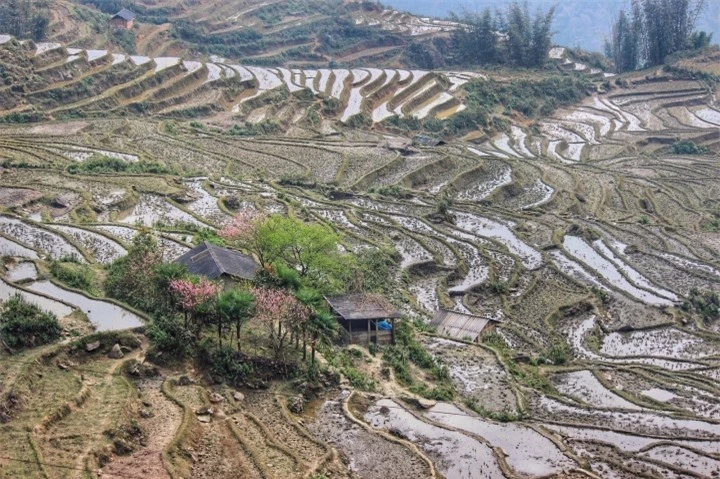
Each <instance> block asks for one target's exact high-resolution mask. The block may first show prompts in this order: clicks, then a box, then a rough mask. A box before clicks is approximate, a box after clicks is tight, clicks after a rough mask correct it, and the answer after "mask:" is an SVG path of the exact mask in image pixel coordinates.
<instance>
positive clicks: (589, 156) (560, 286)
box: [0, 53, 720, 479]
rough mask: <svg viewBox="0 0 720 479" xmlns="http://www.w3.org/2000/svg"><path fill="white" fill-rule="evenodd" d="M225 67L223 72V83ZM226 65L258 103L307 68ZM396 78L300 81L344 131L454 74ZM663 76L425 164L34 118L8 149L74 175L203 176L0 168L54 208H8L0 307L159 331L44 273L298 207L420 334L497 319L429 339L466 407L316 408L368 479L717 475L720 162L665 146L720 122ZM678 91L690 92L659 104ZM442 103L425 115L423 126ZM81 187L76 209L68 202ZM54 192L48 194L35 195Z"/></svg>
mask: <svg viewBox="0 0 720 479" xmlns="http://www.w3.org/2000/svg"><path fill="white" fill-rule="evenodd" d="M560 55H561V56H560V57H559V58H558V60H561V59H562V55H564V54H563V53H560ZM132 61H133V62H135V63H137V64H140V63H143V62H145V61H150V60H149V59H148V60H146V59H145V58H140V57H137V58H135V59H133V60H132ZM219 63H222V62H219ZM156 65H157V66H158V67H160V66H162V67H164V68H165V69H169V68H174V67H176V66H177V65H174V60H172V61H171V60H167V62H166V63H163V62H161V64H157V61H156ZM191 66H192V65H191ZM581 66H582V69H585V65H581ZM218 68H220V67H218ZM572 68H577V65H574V66H573V67H572ZM219 71H221V72H225V73H218V70H213V72H215V73H212V75H224V76H227V75H228V73H227V71H226V70H224V69H222V70H219ZM233 71H235V72H236V73H237V74H238V76H240V75H247V76H248V78H255V79H256V80H257V82H258V89H257V91H254V92H252V95H257V96H262V95H264V94H265V93H266V92H268V91H272V90H274V89H277V88H288V87H290V86H291V85H295V86H292V88H293V89H295V88H296V86H297V85H296V84H297V81H298V79H297V78H296V77H297V76H299V74H298V73H297V72H295V71H290V70H284V69H283V70H272V71H271V70H269V69H266V68H260V67H249V66H248V67H239V66H238V67H237V68H235V67H233ZM298 71H299V70H298ZM210 73H211V72H210ZM210 73H208V74H210ZM389 73H392V75H389V74H388V71H383V70H377V69H353V70H344V69H336V70H332V71H330V70H326V69H319V70H313V71H304V73H303V75H305V79H306V80H305V81H308V80H313V79H315V80H317V81H314V82H312V81H311V82H310V84H311V85H312V88H313V89H317V88H321V89H323V90H324V91H326V92H327V93H328V94H329V95H330V96H332V97H334V98H335V99H337V100H338V101H339V102H340V103H342V105H341V107H340V108H339V109H338V112H337V113H338V119H339V120H342V119H348V118H350V117H351V116H352V115H353V114H355V113H357V112H358V111H362V110H363V109H364V108H367V107H368V103H367V92H366V90H365V87H366V86H367V85H369V84H370V82H372V81H375V82H377V83H378V85H381V84H383V83H384V82H386V81H389V82H393V81H395V80H394V79H395V78H399V77H401V76H402V77H404V80H402V81H407V82H408V83H406V84H404V87H405V88H408V89H409V90H407V93H405V94H404V95H403V97H401V98H403V104H404V103H405V100H408V102H410V103H412V102H411V101H410V100H412V98H413V96H414V95H416V94H417V95H422V94H423V91H425V92H427V91H430V89H432V88H434V86H433V85H434V82H436V81H437V79H436V77H435V76H432V77H431V78H426V77H425V76H424V73H425V72H405V71H397V72H394V71H391V72H389ZM396 73H397V74H396ZM308 75H311V76H308ZM383 75H385V77H386V78H385V79H383V77H382V76H383ZM433 75H434V74H433ZM411 77H412V79H410V78H411ZM451 77H452V78H454V79H455V80H456V81H457V82H458V85H459V84H460V83H461V81H463V78H462V77H459V76H457V75H455V76H453V75H451ZM225 79H227V78H225ZM660 80H661V79H659V80H658V81H657V82H649V83H640V84H637V85H635V87H634V88H633V89H631V90H629V89H628V90H621V93H620V92H618V91H616V90H612V91H611V92H610V93H608V94H594V95H592V96H590V97H588V98H587V100H585V101H584V102H583V103H582V104H580V105H577V106H575V107H571V108H567V109H566V110H559V111H557V112H556V113H555V114H554V115H553V118H547V119H542V120H539V121H538V125H537V126H535V127H532V128H528V127H526V126H521V125H512V126H511V127H510V128H509V129H508V131H507V132H506V133H500V134H498V135H496V136H495V137H493V138H485V137H481V139H480V140H477V141H474V142H472V143H463V142H460V141H450V143H449V144H447V145H438V146H436V147H426V146H422V145H420V146H418V147H417V148H418V149H419V150H420V151H419V153H417V154H416V156H413V154H411V153H400V152H398V151H394V150H392V151H391V150H390V149H389V148H385V147H384V146H382V145H383V144H384V143H387V138H386V136H387V135H386V134H385V133H386V132H382V134H378V133H375V132H372V131H370V132H364V131H354V130H353V131H348V132H346V133H344V134H343V135H333V136H330V137H327V138H326V137H318V136H317V134H316V133H315V132H309V131H304V130H302V128H301V126H296V130H293V131H294V132H295V133H297V135H294V134H288V135H287V136H278V137H267V138H266V137H261V138H252V139H248V138H243V139H238V138H233V137H231V136H229V135H226V136H223V137H222V138H220V139H217V138H215V137H214V136H212V135H210V134H209V133H203V134H202V135H199V134H197V132H192V131H190V129H187V128H185V127H184V126H183V127H182V128H180V130H181V132H180V133H179V134H178V135H177V136H173V137H172V138H170V137H169V136H168V135H158V134H157V129H158V128H157V124H156V123H153V122H150V121H147V120H131V119H127V120H123V121H122V122H115V121H114V120H103V121H98V122H97V125H96V126H95V128H96V129H97V130H98V132H102V133H103V135H104V139H103V144H99V142H98V144H95V142H94V140H93V138H94V137H95V136H101V135H94V134H93V135H76V136H73V138H64V139H63V141H67V142H75V143H77V144H67V145H64V146H62V148H60V147H59V146H58V145H57V144H56V143H57V141H56V139H55V140H54V139H53V136H52V135H49V134H44V133H32V130H31V128H30V127H22V126H13V127H12V128H11V127H7V128H6V127H3V128H0V137H2V138H3V139H8V141H10V140H12V141H15V144H14V146H13V148H14V149H15V150H17V151H24V148H30V146H28V145H30V143H29V141H30V140H28V138H32V148H33V149H37V150H40V151H42V154H43V155H46V156H47V157H48V158H53V160H54V161H56V162H57V163H58V164H61V165H68V164H78V163H82V162H83V161H86V160H87V158H89V156H88V155H89V154H92V155H96V154H104V155H106V156H108V154H110V157H111V158H115V159H116V160H118V161H127V162H133V163H134V162H137V161H138V160H137V158H138V156H137V155H138V154H140V149H141V150H142V155H143V159H153V160H155V161H161V162H166V163H167V164H168V166H172V167H173V168H175V171H184V172H186V173H187V177H185V178H179V177H173V176H172V175H146V176H143V175H133V176H123V177H122V179H116V178H114V177H111V176H110V177H108V178H101V179H98V178H94V177H92V176H87V177H81V176H77V177H75V176H73V177H72V178H69V177H70V176H72V175H64V173H63V171H64V170H57V171H55V170H53V169H44V168H35V169H29V168H20V167H18V168H7V169H5V170H3V171H2V176H1V178H2V182H3V185H2V186H3V187H6V188H9V189H13V188H16V189H20V188H23V189H27V190H33V191H35V192H36V193H37V194H34V195H32V197H33V198H34V200H33V201H28V202H26V203H24V204H22V205H19V206H18V205H17V204H13V206H10V205H3V206H5V208H4V209H3V214H2V215H0V227H1V230H0V254H2V255H3V257H12V260H8V261H7V263H6V265H5V268H4V270H3V271H4V274H3V280H2V281H1V282H0V299H2V300H5V299H7V298H8V297H10V295H12V294H16V293H17V294H21V295H22V296H24V297H26V298H27V299H28V300H29V301H31V302H33V303H35V304H38V305H39V306H41V307H42V308H43V309H47V310H50V311H52V312H54V313H55V314H57V315H58V316H59V317H66V316H68V315H71V314H72V313H73V312H74V311H82V312H83V313H84V315H85V316H87V320H88V321H89V323H91V324H93V325H94V326H95V327H96V328H97V329H98V330H109V329H122V328H133V327H136V326H139V325H141V324H142V323H143V321H142V319H141V318H140V317H138V316H137V315H136V314H134V313H132V312H131V311H129V310H127V309H125V308H123V307H121V306H120V305H115V304H113V303H109V302H107V301H104V300H102V299H101V298H92V297H90V296H86V295H84V294H80V293H79V292H75V291H68V290H66V289H63V288H61V287H60V286H59V285H57V284H55V283H53V282H50V281H48V280H47V278H46V277H44V276H43V273H42V268H39V267H36V266H35V263H33V261H35V262H37V264H38V265H40V264H41V261H40V260H51V259H59V258H63V257H65V258H68V257H71V258H73V259H75V260H77V261H78V262H80V263H83V264H91V265H107V264H108V263H110V262H112V261H113V260H115V259H117V258H119V257H122V256H123V255H124V254H126V252H127V248H128V247H129V246H130V245H131V244H132V241H133V238H134V237H135V236H136V235H137V233H138V231H140V230H141V229H143V228H147V229H150V230H152V231H154V232H155V234H156V237H157V239H158V241H159V243H160V245H161V248H162V249H163V251H164V253H165V257H166V258H167V259H172V258H175V257H177V256H178V255H180V254H182V253H183V252H185V251H187V250H188V249H189V248H190V247H191V244H192V243H193V242H194V241H198V240H200V239H201V238H205V237H209V236H211V235H212V233H213V232H214V231H216V230H217V229H219V228H222V226H223V225H224V224H226V223H227V221H228V220H229V219H230V218H231V216H232V214H233V213H234V212H235V211H237V210H238V209H245V208H251V209H255V210H259V211H263V212H266V213H273V212H276V213H280V214H292V215H295V216H297V217H299V218H302V219H305V220H308V221H314V222H321V223H323V224H326V225H328V226H329V227H331V228H332V229H333V230H335V231H337V232H338V233H341V234H342V235H343V237H344V242H343V248H344V250H351V249H352V250H357V251H359V250H362V249H365V248H378V247H383V248H388V249H392V250H393V251H394V253H395V254H394V258H395V264H394V265H393V266H392V268H393V278H395V279H396V283H395V284H394V285H393V286H394V287H393V288H392V291H391V292H390V294H389V296H391V299H392V301H393V302H395V303H396V306H397V307H398V308H401V309H402V311H404V312H405V313H406V320H415V321H418V322H423V323H426V324H427V323H429V322H430V321H431V319H432V317H433V316H434V315H435V314H436V313H437V312H438V311H439V310H441V309H446V310H454V311H457V312H461V313H464V314H465V315H466V316H467V317H468V318H470V320H471V321H477V320H479V319H481V320H483V321H486V322H488V324H490V325H491V326H489V327H488V329H487V330H484V331H482V334H480V335H479V338H478V339H477V341H474V340H475V339H476V338H474V337H470V336H468V337H463V336H462V335H460V336H458V337H456V338H455V339H450V338H445V337H441V336H442V331H433V330H432V328H428V332H426V333H422V334H419V338H418V340H419V342H420V344H421V345H422V347H423V348H424V349H425V350H427V351H428V353H429V354H430V355H432V356H433V357H434V358H435V359H436V360H437V361H438V362H439V363H440V364H442V365H443V366H445V367H446V368H447V377H448V381H449V382H450V383H451V384H452V387H453V389H454V396H453V399H451V400H450V399H446V398H444V400H441V401H438V400H433V401H430V400H423V401H419V400H418V399H419V398H418V397H417V394H413V393H411V392H410V391H409V390H408V389H407V388H404V387H401V386H399V385H397V384H394V385H393V387H389V386H388V387H385V386H387V385H382V384H381V385H379V386H378V388H377V390H376V391H374V392H359V391H354V390H353V389H352V388H350V387H346V388H343V389H342V390H340V391H331V392H329V393H328V396H327V397H325V398H324V399H322V400H320V401H318V404H317V405H316V406H317V407H315V408H314V410H313V413H312V414H309V415H308V417H303V421H304V423H305V425H306V427H307V429H308V431H309V433H311V434H312V437H313V438H315V439H317V440H319V441H322V442H325V443H328V444H331V445H332V446H333V447H334V448H336V449H337V450H339V451H340V452H341V453H342V455H343V458H344V459H345V460H346V462H347V465H348V466H349V468H350V469H351V470H352V471H354V472H355V473H356V474H357V475H358V476H360V477H364V478H368V479H375V478H377V479H381V478H398V479H400V478H407V477H413V478H414V477H418V478H419V477H431V476H434V477H440V476H442V477H447V478H448V479H456V478H457V479H461V478H487V479H495V478H522V479H525V478H545V477H554V478H563V479H564V478H581V477H591V478H613V479H614V478H620V479H636V478H647V479H655V478H683V479H686V478H698V477H703V478H704V477H710V478H712V477H719V476H720V386H719V384H718V381H720V320H719V319H717V318H716V317H715V316H717V314H713V313H712V311H711V313H710V314H709V315H707V316H708V317H703V316H702V314H701V310H702V308H700V307H699V306H701V305H700V304H699V302H702V301H704V300H703V298H706V297H707V296H703V294H705V293H706V292H709V293H713V292H714V293H717V292H720V263H719V262H718V254H719V253H720V232H718V227H717V217H716V215H717V211H715V210H714V209H713V208H715V206H714V205H716V204H717V203H718V201H720V196H719V195H720V190H718V188H717V178H718V177H720V171H719V167H718V162H717V154H715V153H713V154H709V155H694V156H692V157H688V156H687V155H675V154H672V152H671V151H670V150H669V148H668V146H667V144H666V143H667V141H666V140H665V139H666V138H682V139H686V140H688V141H691V140H692V141H696V142H697V143H698V144H702V145H704V146H707V148H709V149H710V150H711V151H716V150H717V147H718V145H717V141H716V138H715V136H713V135H715V134H716V130H717V127H718V126H720V125H719V124H718V122H719V120H718V119H719V118H720V113H719V112H720V109H719V108H718V105H717V103H716V102H715V100H714V99H713V98H712V97H711V96H709V95H707V92H706V90H705V89H704V87H703V86H702V85H701V84H700V83H698V82H695V81H690V80H677V81H674V82H672V85H670V86H668V85H669V82H667V83H668V84H664V83H663V82H662V81H660ZM415 82H418V84H415ZM322 85H324V87H323V86H322ZM663 88H672V89H674V90H677V92H675V93H673V95H672V98H671V99H670V98H666V97H665V96H664V95H660V92H662V89H663ZM433 91H434V90H433ZM405 96H407V98H405ZM698 97H701V98H703V101H704V102H705V104H703V105H700V106H698V105H697V98H698ZM250 98H251V97H250V96H248V97H245V98H244V100H243V101H248V100H249V99H250ZM690 99H692V104H689V106H683V108H684V110H682V111H679V110H677V108H678V104H679V103H682V102H683V101H685V100H687V101H690ZM382 100H383V101H378V102H377V104H370V106H372V107H373V116H372V117H373V118H375V119H376V120H378V121H379V120H381V119H382V118H383V117H387V116H388V115H390V114H391V113H392V110H393V109H397V108H400V111H406V110H405V109H403V108H401V107H402V106H403V104H394V103H392V102H389V103H388V102H387V101H385V100H387V99H386V98H384V97H383V99H382ZM446 100H447V99H446V97H444V96H442V95H438V96H437V97H432V98H428V100H427V102H418V101H416V102H414V103H418V106H420V108H418V109H417V111H418V112H419V114H420V115H425V114H429V113H431V112H432V111H434V110H437V108H436V106H437V105H438V104H440V103H441V102H444V101H446ZM421 103H422V104H421ZM270 112H271V113H272V111H271V110H270ZM368 113H370V112H369V111H368ZM36 131H41V132H42V131H48V130H47V129H46V130H36ZM120 131H122V132H123V133H120ZM129 137H132V138H141V140H129V139H128V138H129ZM658 138H660V139H661V140H662V141H661V140H658ZM25 143H27V144H25ZM140 143H141V145H140ZM109 145H112V147H111V146H109ZM1 148H2V146H0V149H1ZM68 152H69V153H68ZM133 152H135V153H133ZM403 155H405V156H403ZM28 158H29V157H28ZM27 161H30V160H29V159H28V160H27ZM288 172H290V173H292V174H289V173H288ZM59 178H60V179H59ZM288 178H291V179H288ZM298 178H301V179H298ZM283 180H284V181H283ZM327 183H332V185H329V184H327ZM77 191H82V192H83V194H82V195H79V194H77V193H75V196H74V198H75V200H74V201H75V203H73V204H66V203H67V202H63V201H59V200H58V197H60V196H61V195H62V194H63V193H68V192H77ZM43 194H46V195H47V197H48V198H49V200H48V201H47V202H38V201H35V200H37V198H39V197H41V196H42V195H43ZM38 195H39V196H38ZM441 198H442V199H444V206H443V207H442V208H441V205H440V202H439V200H440V199H441ZM43 201H44V200H43ZM53 203H62V208H61V207H60V206H57V207H55V206H52V204H53ZM448 204H449V205H450V206H448ZM691 296H692V297H691ZM380 357H381V354H379V355H378V358H380ZM378 361H380V360H379V359H378ZM414 367H415V366H414V365H413V368H414ZM418 374H420V375H421V377H422V380H423V381H427V382H428V383H431V382H432V381H433V377H432V375H431V374H430V373H429V372H427V371H422V372H420V373H418ZM378 381H380V380H379V378H378Z"/></svg>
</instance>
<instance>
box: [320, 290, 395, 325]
mask: <svg viewBox="0 0 720 479" xmlns="http://www.w3.org/2000/svg"><path fill="white" fill-rule="evenodd" d="M325 299H326V300H327V302H328V303H329V304H330V307H332V309H333V310H334V311H335V312H336V313H337V314H339V315H340V316H341V317H342V318H343V319H345V320H355V319H387V318H399V317H400V316H401V314H400V312H399V311H398V310H396V309H395V308H394V307H393V306H392V305H391V304H390V303H389V302H388V301H387V300H386V299H385V298H383V297H382V296H380V295H377V294H364V293H355V294H344V295H342V296H332V297H330V298H325Z"/></svg>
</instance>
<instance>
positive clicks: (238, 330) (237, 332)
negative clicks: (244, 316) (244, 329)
mask: <svg viewBox="0 0 720 479" xmlns="http://www.w3.org/2000/svg"><path fill="white" fill-rule="evenodd" d="M235 336H236V339H237V348H238V353H239V352H240V320H239V319H238V320H237V322H236V323H235Z"/></svg>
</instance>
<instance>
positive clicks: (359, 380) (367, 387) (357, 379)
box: [342, 367, 377, 391]
mask: <svg viewBox="0 0 720 479" xmlns="http://www.w3.org/2000/svg"><path fill="white" fill-rule="evenodd" d="M342 373H343V376H345V377H346V378H347V379H348V382H349V383H350V385H351V386H352V387H354V388H355V389H359V390H361V391H374V390H375V388H376V386H377V385H376V384H375V381H373V380H372V379H370V378H368V377H367V376H366V375H365V374H363V373H362V372H360V371H358V370H357V369H355V368H353V367H345V368H343V369H342Z"/></svg>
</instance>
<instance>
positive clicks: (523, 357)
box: [513, 353, 532, 364]
mask: <svg viewBox="0 0 720 479" xmlns="http://www.w3.org/2000/svg"><path fill="white" fill-rule="evenodd" d="M531 360H532V358H531V357H530V355H529V354H525V353H520V354H516V355H515V356H513V361H515V362H516V363H525V364H528V363H530V361H531Z"/></svg>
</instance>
